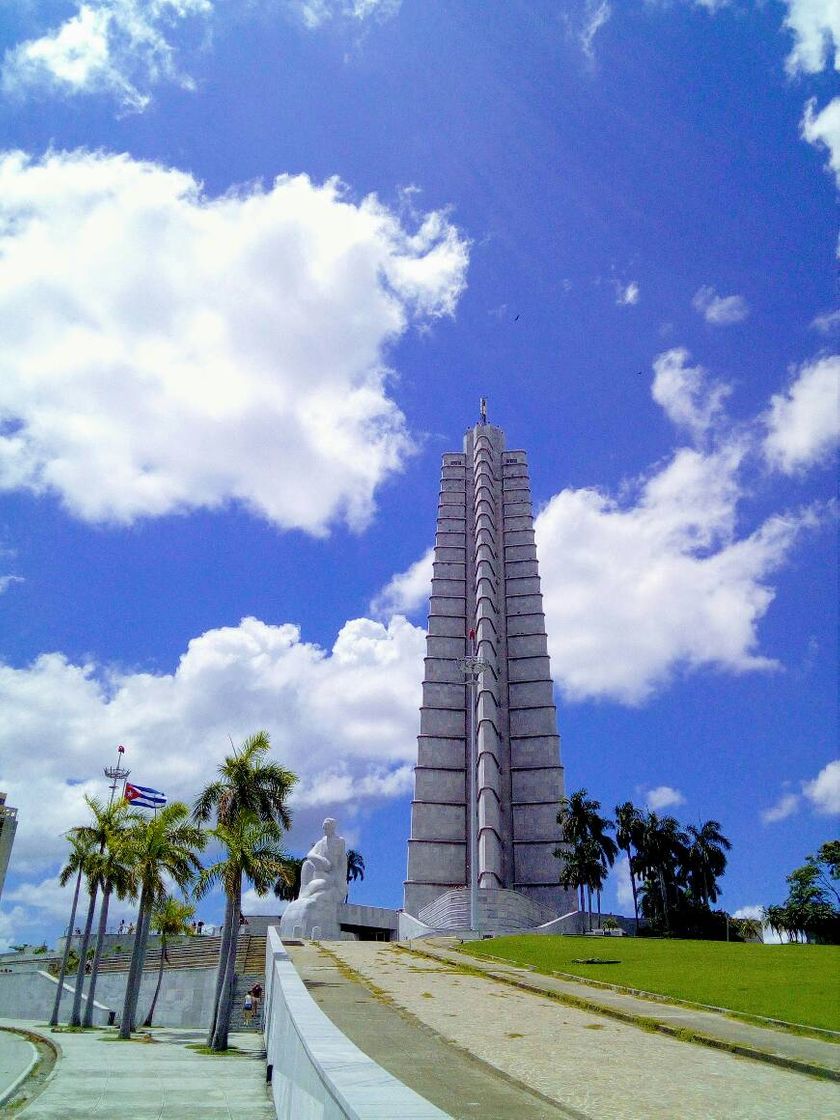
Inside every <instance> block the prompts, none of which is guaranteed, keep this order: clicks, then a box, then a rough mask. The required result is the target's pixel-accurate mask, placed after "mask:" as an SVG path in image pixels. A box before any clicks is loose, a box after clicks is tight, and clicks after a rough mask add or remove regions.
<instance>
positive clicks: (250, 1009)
mask: <svg viewBox="0 0 840 1120" xmlns="http://www.w3.org/2000/svg"><path fill="white" fill-rule="evenodd" d="M243 1012H244V1014H243V1018H244V1019H245V1026H246V1027H250V1025H251V1020H252V1019H253V1017H254V997H253V996H252V995H251V993H250V992H246V993H245V1003H244V1004H243Z"/></svg>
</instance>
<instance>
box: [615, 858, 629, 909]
mask: <svg viewBox="0 0 840 1120" xmlns="http://www.w3.org/2000/svg"><path fill="white" fill-rule="evenodd" d="M613 874H614V875H615V893H616V898H617V899H618V905H619V907H620V908H621V910H622V911H625V910H626V911H628V912H629V913H632V912H633V885H632V883H631V882H630V860H629V859H628V858H627V856H619V858H618V859H617V860H616V861H615V866H614V868H613Z"/></svg>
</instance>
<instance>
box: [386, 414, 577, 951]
mask: <svg viewBox="0 0 840 1120" xmlns="http://www.w3.org/2000/svg"><path fill="white" fill-rule="evenodd" d="M414 773H415V778H414V800H413V802H412V816H411V836H410V839H409V842H408V874H407V878H406V882H405V899H404V910H405V912H406V913H408V914H410V915H412V916H414V917H415V918H417V919H419V921H421V922H423V923H424V924H425V925H427V926H431V927H434V928H437V929H455V928H467V929H469V928H471V929H481V930H486V931H487V932H490V931H497V930H505V929H509V930H513V929H527V928H534V927H535V926H539V925H541V924H544V923H546V922H550V921H552V919H557V918H558V917H560V916H562V915H566V914H569V913H570V912H571V911H574V910H575V901H574V894H573V893H572V892H569V891H567V890H565V889H563V888H562V887H560V886H558V877H559V874H560V862H559V860H558V859H557V858H556V857H555V855H554V851H555V849H556V848H557V846H558V844H559V840H560V836H559V826H558V824H557V812H558V808H559V802H560V799H561V798H562V796H563V790H564V787H563V768H562V766H561V764H560V738H559V736H558V734H557V712H556V708H555V705H554V695H553V689H552V682H551V672H550V667H549V658H548V648H547V636H546V628H545V615H544V614H543V604H542V594H541V591H540V578H539V568H538V562H537V551H536V545H535V543H534V518H533V511H532V508H531V487H530V481H529V476H528V461H527V457H526V454H525V452H524V451H519V450H516V451H514V450H508V449H507V448H506V446H505V434H504V432H503V431H502V429H501V428H498V427H496V426H495V425H493V424H489V423H488V422H487V410H486V402H485V401H484V400H482V402H481V418H480V421H479V422H478V423H477V424H476V425H475V426H474V427H473V428H470V429H468V430H467V433H466V435H465V437H464V449H463V451H462V452H452V453H448V454H445V455H444V456H443V466H442V470H441V482H440V500H439V504H438V514H437V533H436V537H435V551H434V571H433V578H432V589H431V599H430V605H429V625H428V637H427V639H426V659H425V673H424V680H423V706H422V708H421V711H420V734H419V736H418V740H417V766H416V768H415V772H414Z"/></svg>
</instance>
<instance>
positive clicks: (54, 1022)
mask: <svg viewBox="0 0 840 1120" xmlns="http://www.w3.org/2000/svg"><path fill="white" fill-rule="evenodd" d="M81 886H82V869H81V868H79V874H78V875H77V876H76V889H75V890H74V891H73V905H72V906H71V907H70V926H69V928H68V930H67V939H66V941H65V942H64V956H63V957H62V958H61V970H60V971H59V974H58V990H57V991H56V993H55V1003H54V1004H53V1010H52V1015H51V1016H50V1026H51V1027H57V1026H58V1013H59V1010H60V1008H61V997H62V995H63V992H64V977H65V976H66V975H67V960H68V958H69V956H70V949H71V947H72V945H73V930H74V929H75V928H76V907H77V906H78V905H79V891H80V889H81Z"/></svg>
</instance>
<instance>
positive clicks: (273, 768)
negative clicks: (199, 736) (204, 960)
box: [193, 731, 297, 1045]
mask: <svg viewBox="0 0 840 1120" xmlns="http://www.w3.org/2000/svg"><path fill="white" fill-rule="evenodd" d="M270 749H271V742H270V740H269V737H268V733H267V732H266V731H258V732H257V733H256V734H254V735H250V736H249V737H248V738H247V739H246V740H245V742H244V743H243V744H242V746H241V748H240V749H239V750H238V751H237V749H236V748H235V747H233V753H232V754H229V755H227V756H226V757H225V759H224V761H223V762H222V763H221V765H220V766H219V774H220V775H221V777H220V778H219V779H218V780H217V781H215V782H211V784H210V785H209V786H207V788H206V789H204V790H203V791H202V792H201V794H200V795H199V797H198V799H197V800H196V802H195V805H194V806H193V818H194V819H195V820H196V821H199V822H202V823H203V822H205V821H208V820H209V819H210V817H211V816H212V814H213V811H214V810H215V813H216V822H217V826H218V827H222V828H232V827H233V826H234V825H235V824H236V822H237V821H239V820H240V819H245V818H246V817H248V816H251V817H253V818H254V819H256V820H258V821H262V822H265V823H274V824H276V825H277V826H278V828H280V829H288V828H289V827H290V825H291V815H290V813H289V809H288V805H287V801H288V797H289V794H290V792H291V790H292V787H293V786H294V784H295V782H296V781H297V776H296V775H295V774H293V773H292V772H291V770H287V769H286V767H285V766H280V765H279V764H278V763H274V762H266V761H265V756H266V755H267V754H268V752H269V750H270ZM278 835H279V833H278ZM278 877H284V876H283V872H282V869H281V870H280V871H278ZM233 893H234V892H226V895H227V897H226V902H225V916H224V919H223V921H222V937H221V946H220V949H219V966H218V969H217V971H216V987H215V994H214V997H213V1012H212V1014H211V1022H210V1031H209V1035H208V1039H210V1040H212V1038H213V1037H214V1036H215V1033H216V1018H217V1016H218V1013H219V1010H220V1008H221V1001H222V990H223V987H224V985H225V974H226V972H227V969H228V963H229V960H234V961H235V959H236V940H237V938H238V936H239V905H238V903H237V904H236V906H235V907H234V902H233ZM208 1045H212V1041H208Z"/></svg>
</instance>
